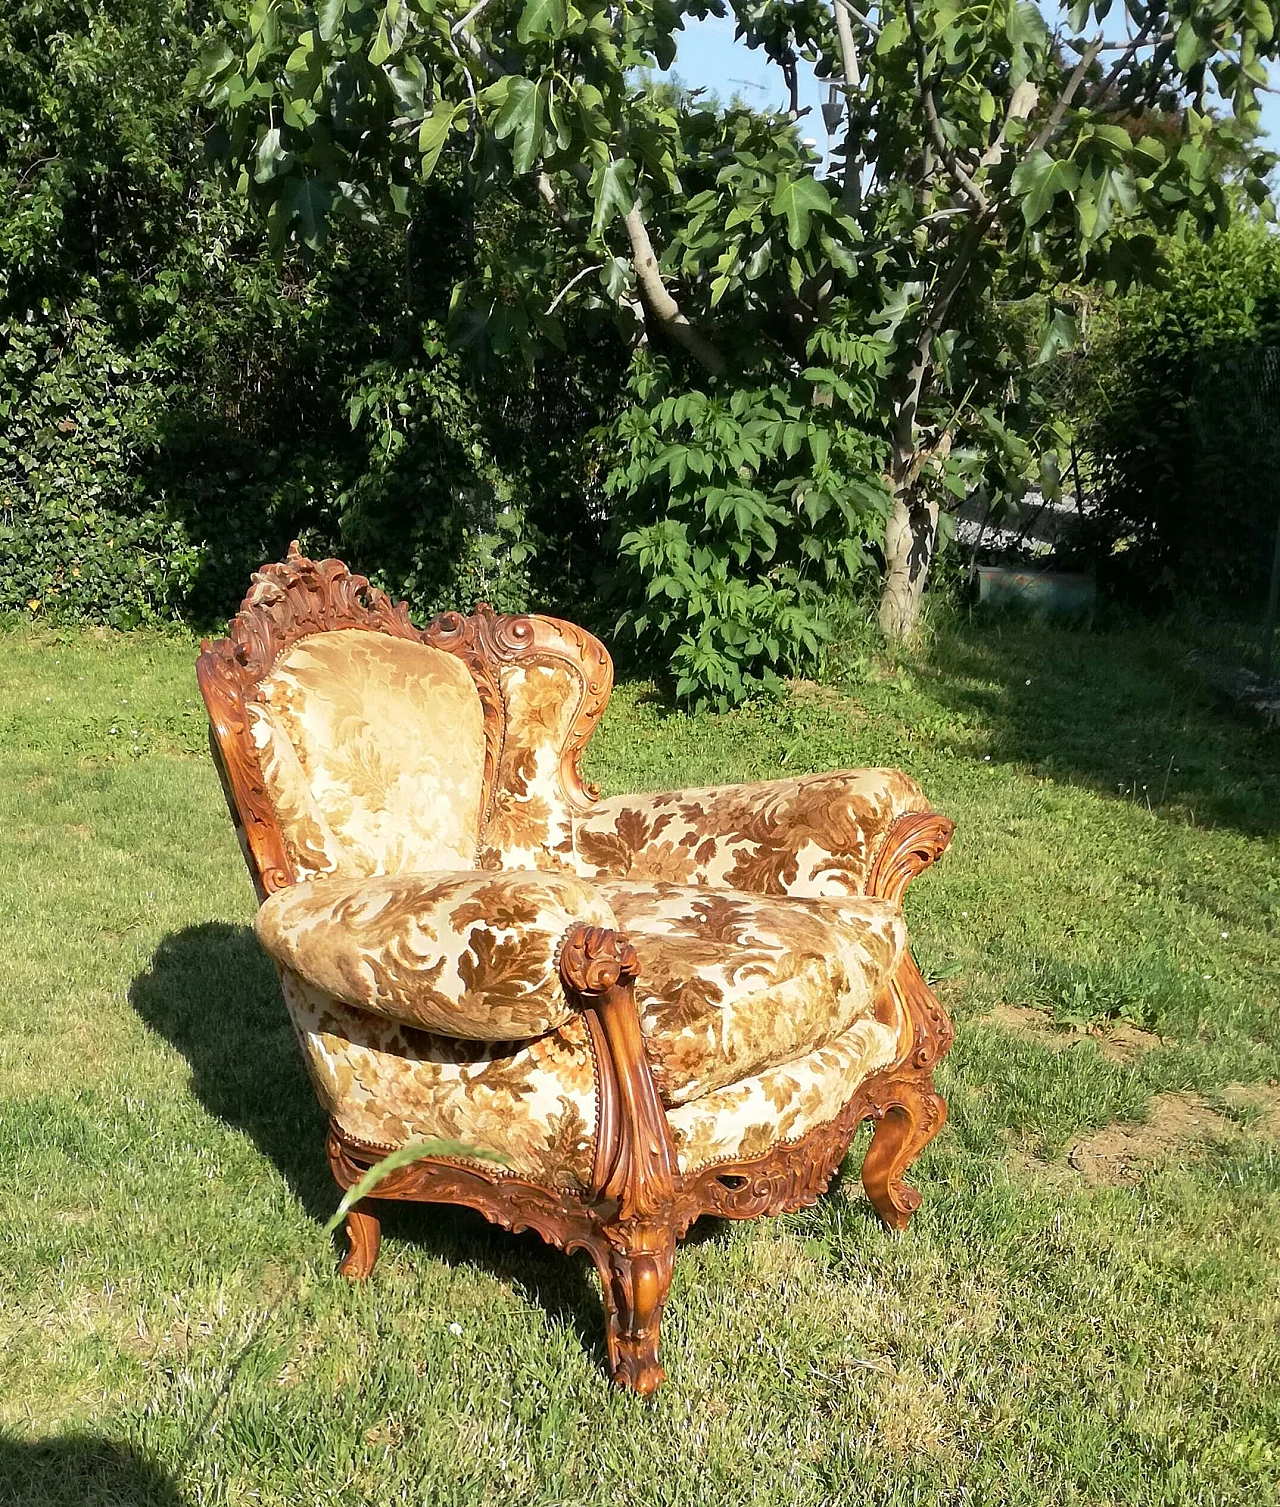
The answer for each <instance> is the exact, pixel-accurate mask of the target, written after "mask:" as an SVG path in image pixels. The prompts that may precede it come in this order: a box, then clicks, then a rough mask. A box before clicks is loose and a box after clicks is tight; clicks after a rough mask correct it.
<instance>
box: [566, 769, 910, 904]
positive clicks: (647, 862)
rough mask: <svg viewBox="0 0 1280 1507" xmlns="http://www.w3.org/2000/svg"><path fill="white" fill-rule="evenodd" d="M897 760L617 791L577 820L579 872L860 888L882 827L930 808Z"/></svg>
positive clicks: (801, 891) (786, 891)
mask: <svg viewBox="0 0 1280 1507" xmlns="http://www.w3.org/2000/svg"><path fill="white" fill-rule="evenodd" d="M930 809H931V808H930V806H929V804H928V802H927V801H926V800H925V798H924V795H923V793H922V792H921V790H920V788H919V786H918V785H916V783H915V782H914V781H913V780H910V779H908V778H907V776H906V775H905V774H903V773H902V772H901V771H900V770H897V769H858V770H837V771H835V772H833V773H830V774H811V775H803V776H801V777H799V778H797V779H788V780H767V781H763V782H761V783H760V784H755V785H719V786H714V787H711V788H708V789H703V790H672V791H667V792H665V793H663V794H659V795H619V796H614V797H612V798H611V799H609V800H606V801H601V802H600V804H599V805H598V806H597V807H596V809H595V810H594V811H593V812H592V813H591V814H590V815H589V816H586V817H580V818H579V819H578V822H577V825H576V829H575V843H576V847H577V852H578V866H579V870H580V872H581V873H584V874H588V875H608V876H610V877H612V878H617V879H637V880H641V879H644V880H665V881H668V882H670V883H673V884H690V885H694V884H698V885H714V886H717V887H719V888H728V889H738V890H750V891H752V892H754V893H756V894H761V895H808V896H815V897H832V896H840V895H858V894H861V893H862V892H863V890H864V888H865V886H866V882H867V877H868V875H869V873H870V870H871V865H872V863H873V862H874V860H875V856H876V853H877V851H878V849H879V845H880V843H881V842H882V841H883V839H884V837H885V834H886V833H887V832H888V830H889V828H890V826H892V824H893V823H894V822H895V821H896V820H897V818H898V817H899V816H901V815H903V814H904V813H905V812H908V811H928V810H930Z"/></svg>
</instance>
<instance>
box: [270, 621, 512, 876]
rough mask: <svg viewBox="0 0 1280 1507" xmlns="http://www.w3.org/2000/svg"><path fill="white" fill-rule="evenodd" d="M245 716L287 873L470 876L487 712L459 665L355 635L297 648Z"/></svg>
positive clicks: (322, 636)
mask: <svg viewBox="0 0 1280 1507" xmlns="http://www.w3.org/2000/svg"><path fill="white" fill-rule="evenodd" d="M259 698H260V699H259V700H258V701H256V702H250V704H249V706H248V714H249V717H250V721H251V730H252V735H253V742H254V746H255V748H256V749H257V753H258V763H259V767H260V769H261V772H262V778H263V783H264V785H265V786H266V789H267V793H268V795H269V797H270V798H271V801H272V804H273V805H274V807H275V810H276V815H277V818H278V820H279V823H280V827H281V830H282V833H283V836H284V840H285V844H286V847H287V849H288V852H289V857H290V860H291V862H292V864H293V867H294V873H295V877H296V878H299V879H309V878H312V877H314V876H316V875H318V874H333V873H340V874H344V875H347V876H351V877H354V876H358V875H371V874H388V873H394V872H396V871H397V870H404V869H423V870H430V869H435V870H442V869H469V868H472V867H473V866H474V861H475V849H476V841H477V838H478V835H479V822H480V795H481V783H482V780H483V771H484V714H483V711H482V708H481V704H480V696H479V693H478V692H477V690H476V688H475V683H474V681H473V680H472V678H471V675H470V673H469V671H468V670H467V668H466V666H465V665H464V664H463V663H462V661H461V660H460V659H458V658H457V657H456V656H455V655H452V654H449V653H446V652H445V651H444V650H442V649H433V648H431V647H429V646H428V645H426V644H420V643H416V642H414V641H413V640H411V639H404V638H395V637H393V636H391V635H390V634H383V633H371V632H367V631H365V630H363V629H359V628H346V629H340V630H337V631H335V632H329V633H316V634H313V635H311V636H310V637H308V638H304V639H301V640H299V642H298V643H296V644H294V645H293V647H292V648H291V649H289V650H288V651H287V652H286V653H285V654H283V655H282V656H281V657H280V659H279V660H277V662H276V664H275V667H274V668H273V670H272V672H271V674H270V675H269V676H267V677H266V678H265V679H264V680H263V681H262V682H261V684H260V686H259Z"/></svg>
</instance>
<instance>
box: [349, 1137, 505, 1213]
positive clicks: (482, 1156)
mask: <svg viewBox="0 0 1280 1507" xmlns="http://www.w3.org/2000/svg"><path fill="white" fill-rule="evenodd" d="M429 1156H438V1157H449V1158H451V1159H458V1158H462V1157H465V1158H467V1159H468V1160H471V1159H473V1158H478V1159H479V1160H481V1161H486V1162H499V1163H505V1162H507V1161H508V1160H509V1158H508V1157H506V1156H505V1155H503V1154H501V1153H500V1152H497V1151H482V1150H481V1149H480V1148H479V1147H478V1146H468V1145H466V1144H465V1143H464V1142H462V1141H434V1140H433V1141H410V1142H409V1144H408V1145H407V1146H401V1147H400V1149H399V1150H398V1151H392V1152H390V1153H389V1154H388V1155H387V1156H384V1157H383V1158H382V1160H381V1161H380V1162H375V1163H374V1164H373V1166H372V1167H370V1168H369V1170H368V1171H367V1172H366V1173H365V1175H364V1176H363V1177H362V1178H361V1179H360V1180H359V1181H358V1182H355V1183H352V1185H351V1186H350V1187H349V1188H348V1189H347V1191H346V1192H345V1193H344V1194H343V1195H342V1201H341V1202H340V1203H339V1204H338V1207H337V1208H336V1209H335V1210H334V1213H333V1218H332V1219H330V1221H329V1223H328V1224H326V1225H325V1227H324V1233H325V1234H326V1235H332V1234H333V1233H334V1231H335V1230H336V1229H337V1228H338V1226H339V1225H340V1224H341V1223H342V1221H343V1220H344V1219H345V1218H346V1217H347V1215H348V1214H349V1213H350V1212H351V1210H352V1209H353V1208H354V1207H355V1206H356V1204H358V1203H359V1202H360V1200H361V1199H362V1198H368V1196H369V1195H370V1193H372V1192H373V1190H374V1189H375V1188H376V1187H377V1186H378V1184H379V1183H381V1182H383V1181H385V1180H386V1179H387V1178H388V1177H390V1176H391V1174H392V1173H393V1172H399V1170H400V1168H401V1167H408V1166H411V1165H412V1164H413V1163H414V1162H421V1161H425V1160H426V1158H427V1157H429Z"/></svg>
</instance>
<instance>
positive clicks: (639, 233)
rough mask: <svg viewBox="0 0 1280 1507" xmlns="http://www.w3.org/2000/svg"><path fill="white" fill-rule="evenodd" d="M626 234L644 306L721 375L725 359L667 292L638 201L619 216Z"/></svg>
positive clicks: (672, 335)
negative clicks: (690, 321)
mask: <svg viewBox="0 0 1280 1507" xmlns="http://www.w3.org/2000/svg"><path fill="white" fill-rule="evenodd" d="M622 223H623V224H624V225H625V226H626V230H627V237H628V239H629V240H630V242H631V262H632V265H633V266H634V267H635V269H636V282H637V283H638V284H639V287H640V297H641V299H642V301H643V303H644V306H645V308H646V309H647V310H648V312H649V313H650V314H652V315H653V317H654V318H655V319H656V320H657V321H658V323H659V324H660V325H661V326H662V328H663V329H664V330H665V331H666V333H667V334H668V335H669V336H670V337H671V339H672V340H674V341H675V342H676V343H677V344H678V345H682V346H683V347H684V348H685V350H687V351H688V352H689V354H690V355H691V356H692V357H694V359H695V360H697V361H699V362H701V364H702V365H703V366H704V367H706V369H707V370H708V371H709V372H710V373H711V374H712V375H713V376H716V377H719V376H723V375H724V371H725V360H724V357H723V356H722V355H721V354H720V352H719V351H718V350H717V349H716V348H715V346H714V345H712V344H711V342H710V341H709V340H708V339H707V338H706V336H705V335H703V334H702V333H701V332H700V331H699V330H697V329H695V328H694V326H693V325H691V324H690V323H689V321H688V320H687V319H686V318H685V316H684V315H683V314H682V313H681V312H680V305H679V304H678V303H677V302H676V301H675V299H674V298H672V296H671V294H670V293H669V292H668V291H667V285H666V284H665V283H664V282H663V281H662V273H661V272H660V271H659V269H658V258H657V256H656V255H655V253H654V249H653V242H652V241H651V240H650V239H649V231H648V229H647V228H646V226H645V223H644V217H643V216H642V215H641V213H640V204H639V201H638V200H637V202H636V203H634V204H633V205H632V206H631V208H630V209H629V210H628V211H627V213H626V214H625V215H623V217H622Z"/></svg>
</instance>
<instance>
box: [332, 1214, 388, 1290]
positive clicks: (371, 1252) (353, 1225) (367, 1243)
mask: <svg viewBox="0 0 1280 1507" xmlns="http://www.w3.org/2000/svg"><path fill="white" fill-rule="evenodd" d="M381 1246H382V1225H381V1223H380V1221H379V1219H378V1216H377V1215H376V1214H372V1213H370V1210H369V1204H368V1202H367V1201H365V1200H363V1199H362V1200H361V1202H360V1203H358V1204H356V1205H354V1207H353V1208H352V1209H351V1210H350V1212H349V1213H348V1214H347V1254H346V1255H345V1256H344V1257H343V1260H342V1264H341V1265H340V1266H339V1267H338V1270H339V1271H340V1272H341V1273H342V1275H343V1276H344V1277H346V1279H347V1280H348V1281H349V1282H363V1281H364V1279H365V1278H366V1277H367V1276H368V1275H369V1273H370V1272H371V1271H372V1270H373V1266H374V1262H375V1261H377V1259H378V1251H379V1250H380V1249H381Z"/></svg>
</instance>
